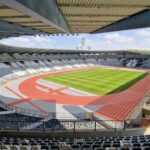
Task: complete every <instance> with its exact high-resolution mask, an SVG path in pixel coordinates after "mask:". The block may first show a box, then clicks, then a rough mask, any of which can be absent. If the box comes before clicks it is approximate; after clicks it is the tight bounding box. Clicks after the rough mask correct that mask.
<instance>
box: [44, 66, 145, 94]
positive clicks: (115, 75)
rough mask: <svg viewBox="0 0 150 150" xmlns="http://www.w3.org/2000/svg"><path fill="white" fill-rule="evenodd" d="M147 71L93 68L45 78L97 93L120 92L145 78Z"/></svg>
mask: <svg viewBox="0 0 150 150" xmlns="http://www.w3.org/2000/svg"><path fill="white" fill-rule="evenodd" d="M146 75H147V73H144V72H139V71H126V70H115V69H101V68H93V69H89V70H83V71H79V72H73V73H63V74H58V75H54V76H49V77H46V78H45V80H47V81H52V82H55V83H59V84H62V85H65V86H69V87H73V88H76V89H79V90H82V91H86V92H89V93H93V94H97V95H105V94H110V93H116V92H120V91H122V90H125V89H127V88H128V87H130V86H131V85H133V84H135V83H136V82H137V81H139V80H140V79H142V78H144V77H145V76H146Z"/></svg>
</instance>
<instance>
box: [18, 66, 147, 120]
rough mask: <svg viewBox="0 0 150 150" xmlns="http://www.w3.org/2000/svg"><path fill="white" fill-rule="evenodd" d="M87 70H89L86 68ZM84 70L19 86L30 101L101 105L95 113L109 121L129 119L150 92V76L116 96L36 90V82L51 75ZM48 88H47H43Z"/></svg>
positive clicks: (27, 82)
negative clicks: (79, 94)
mask: <svg viewBox="0 0 150 150" xmlns="http://www.w3.org/2000/svg"><path fill="white" fill-rule="evenodd" d="M86 69H87V68H86ZM79 70H83V69H77V70H71V71H61V72H55V73H48V74H44V75H37V76H34V77H31V78H29V79H27V80H25V81H23V82H22V83H21V84H20V85H19V90H20V92H21V93H23V94H24V95H26V96H28V97H29V100H33V99H34V100H35V99H36V100H43V101H51V102H54V100H55V102H56V103H59V104H68V105H69V104H70V105H85V107H86V105H101V106H102V107H101V108H100V109H99V110H97V111H96V112H95V113H96V114H98V115H101V116H103V117H105V118H108V119H115V120H124V119H126V118H127V117H128V115H129V114H130V112H132V110H133V109H134V108H135V107H136V106H138V104H139V103H140V102H141V100H142V98H143V97H144V95H145V94H146V93H147V92H148V91H149V90H150V75H148V76H146V77H145V78H144V79H142V80H140V81H139V82H138V83H136V84H134V85H133V86H132V87H130V88H128V89H127V90H125V91H122V92H120V93H116V94H110V95H105V96H72V95H67V94H64V93H61V90H62V89H57V90H52V89H49V90H50V91H49V92H43V91H41V90H39V89H37V88H36V85H37V83H36V81H37V80H39V79H42V78H44V77H47V76H50V75H56V74H60V73H67V72H75V71H79ZM43 88H47V87H43Z"/></svg>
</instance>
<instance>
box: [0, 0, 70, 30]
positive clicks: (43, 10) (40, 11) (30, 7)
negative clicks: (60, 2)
mask: <svg viewBox="0 0 150 150" xmlns="http://www.w3.org/2000/svg"><path fill="white" fill-rule="evenodd" d="M1 3H2V4H3V5H6V6H7V7H10V8H13V9H15V10H17V11H19V12H22V13H23V14H26V15H28V16H31V17H32V18H35V19H37V20H39V21H41V22H43V23H46V24H47V25H50V26H53V27H54V28H56V29H58V30H60V31H62V32H67V33H68V32H69V28H68V26H67V23H66V21H65V19H64V18H63V16H62V14H61V12H60V10H59V8H58V6H57V4H56V2H55V0H11V2H10V0H1Z"/></svg>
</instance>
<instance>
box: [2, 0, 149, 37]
mask: <svg viewBox="0 0 150 150" xmlns="http://www.w3.org/2000/svg"><path fill="white" fill-rule="evenodd" d="M149 8H150V1H149V0H125V1H123V0H42V1H41V0H11V1H10V0H0V20H1V22H2V21H3V22H7V23H8V24H11V25H13V24H14V25H15V26H16V24H17V26H20V27H22V28H26V29H32V30H35V31H37V32H35V33H34V34H41V33H42V34H59V33H60V34H66V33H67V34H68V33H72V34H73V33H101V32H110V31H117V30H126V29H133V28H141V27H149V26H150V23H149V19H147V18H149ZM134 21H135V22H136V23H134ZM2 31H3V29H2V28H1V23H0V38H3V37H9V36H17V35H18V29H17V30H13V32H12V34H10V30H8V33H7V34H3V33H2ZM14 31H15V32H16V33H15V32H14ZM26 34H32V33H31V32H30V31H28V32H26V33H23V32H21V33H20V34H19V35H26Z"/></svg>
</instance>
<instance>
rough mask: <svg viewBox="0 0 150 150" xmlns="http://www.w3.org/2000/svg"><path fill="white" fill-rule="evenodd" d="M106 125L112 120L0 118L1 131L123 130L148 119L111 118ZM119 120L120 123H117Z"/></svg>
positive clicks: (146, 122)
mask: <svg viewBox="0 0 150 150" xmlns="http://www.w3.org/2000/svg"><path fill="white" fill-rule="evenodd" d="M101 122H103V123H104V124H106V125H110V126H111V124H112V120H57V119H49V120H47V121H35V120H34V121H15V120H7V119H4V120H0V130H1V131H5V130H7V131H12V130H13V131H18V132H22V131H40V132H41V131H42V132H57V131H73V132H79V131H90V132H92V131H93V132H95V131H109V130H111V131H117V130H118V131H124V130H127V129H134V128H142V127H149V126H150V119H144V118H143V119H129V120H124V121H123V120H122V121H121V120H113V124H115V126H112V127H110V128H106V126H104V124H102V123H101ZM118 122H120V123H121V124H118Z"/></svg>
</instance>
